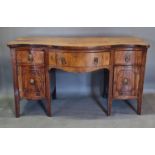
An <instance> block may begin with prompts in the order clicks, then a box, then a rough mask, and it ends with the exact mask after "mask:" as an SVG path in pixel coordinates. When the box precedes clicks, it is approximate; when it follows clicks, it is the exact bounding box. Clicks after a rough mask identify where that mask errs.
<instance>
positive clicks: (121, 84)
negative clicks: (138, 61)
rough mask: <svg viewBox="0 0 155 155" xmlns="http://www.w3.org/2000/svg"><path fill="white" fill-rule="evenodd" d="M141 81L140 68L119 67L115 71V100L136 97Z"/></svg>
mask: <svg viewBox="0 0 155 155" xmlns="http://www.w3.org/2000/svg"><path fill="white" fill-rule="evenodd" d="M139 79H140V69H139V67H132V66H117V67H115V69H114V86H113V95H114V97H115V98H121V97H136V96H137V95H138V86H139Z"/></svg>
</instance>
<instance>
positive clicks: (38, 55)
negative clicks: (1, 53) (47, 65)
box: [16, 49, 44, 64]
mask: <svg viewBox="0 0 155 155" xmlns="http://www.w3.org/2000/svg"><path fill="white" fill-rule="evenodd" d="M16 53H17V63H21V64H22V63H23V64H44V51H43V50H42V49H32V50H24V49H23V50H17V52H16Z"/></svg>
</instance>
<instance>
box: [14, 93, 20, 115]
mask: <svg viewBox="0 0 155 155" xmlns="http://www.w3.org/2000/svg"><path fill="white" fill-rule="evenodd" d="M15 113H16V117H17V118H18V117H20V98H19V95H18V94H15Z"/></svg>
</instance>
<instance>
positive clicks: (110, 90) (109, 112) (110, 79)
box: [107, 68, 113, 116]
mask: <svg viewBox="0 0 155 155" xmlns="http://www.w3.org/2000/svg"><path fill="white" fill-rule="evenodd" d="M112 80H113V69H112V68H111V69H110V70H109V89H108V113H107V114H108V116H110V115H111V111H112V83H113V81H112Z"/></svg>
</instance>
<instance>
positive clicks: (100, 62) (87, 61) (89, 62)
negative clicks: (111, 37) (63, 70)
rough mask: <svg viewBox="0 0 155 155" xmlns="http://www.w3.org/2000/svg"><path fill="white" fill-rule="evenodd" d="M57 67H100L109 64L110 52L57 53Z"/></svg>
mask: <svg viewBox="0 0 155 155" xmlns="http://www.w3.org/2000/svg"><path fill="white" fill-rule="evenodd" d="M56 61H57V66H59V67H102V66H108V65H109V64H110V53H109V52H103V53H102V52H101V53H79V52H77V53H71V52H70V53H69V52H68V53H67V52H66V53H61V52H60V53H57V54H56Z"/></svg>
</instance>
